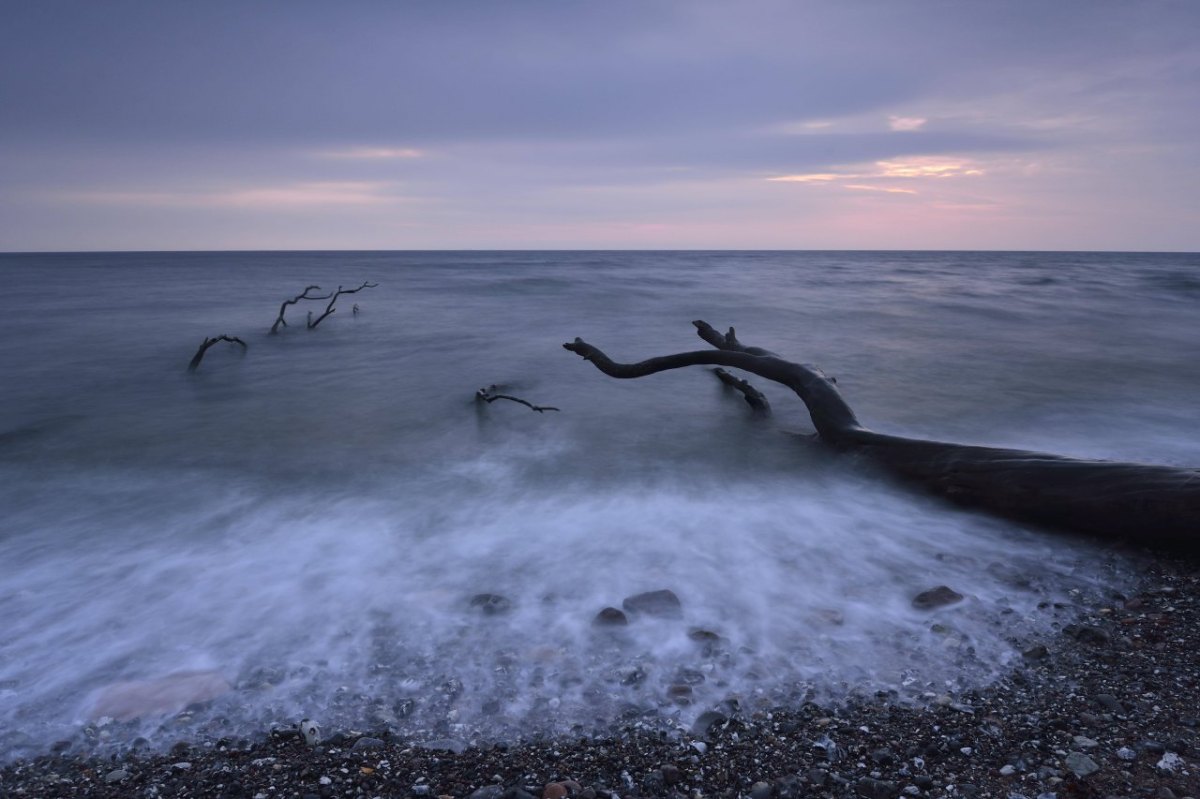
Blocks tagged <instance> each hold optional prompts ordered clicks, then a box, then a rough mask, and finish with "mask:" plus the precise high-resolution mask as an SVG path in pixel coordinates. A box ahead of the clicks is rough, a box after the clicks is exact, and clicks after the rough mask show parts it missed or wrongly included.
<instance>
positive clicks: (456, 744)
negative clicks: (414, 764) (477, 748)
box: [417, 738, 467, 755]
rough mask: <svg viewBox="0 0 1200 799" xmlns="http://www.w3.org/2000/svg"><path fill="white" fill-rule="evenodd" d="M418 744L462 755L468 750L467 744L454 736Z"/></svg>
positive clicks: (437, 750)
mask: <svg viewBox="0 0 1200 799" xmlns="http://www.w3.org/2000/svg"><path fill="white" fill-rule="evenodd" d="M417 746H418V747H420V748H421V749H432V750H434V751H435V752H453V753H454V754H456V755H461V754H462V753H463V752H465V751H467V745H466V744H465V743H463V742H462V741H459V740H456V739H454V738H436V739H434V740H432V741H425V742H423V743H419V744H417Z"/></svg>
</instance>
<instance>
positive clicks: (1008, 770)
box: [1000, 764, 1017, 777]
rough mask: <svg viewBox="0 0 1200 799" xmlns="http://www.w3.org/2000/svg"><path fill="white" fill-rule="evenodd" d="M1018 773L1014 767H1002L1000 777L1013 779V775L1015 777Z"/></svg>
mask: <svg viewBox="0 0 1200 799" xmlns="http://www.w3.org/2000/svg"><path fill="white" fill-rule="evenodd" d="M1016 773H1017V768H1016V766H1013V765H1011V764H1009V765H1005V766H1001V767H1000V776H1002V777H1011V776H1012V775H1014V774H1016Z"/></svg>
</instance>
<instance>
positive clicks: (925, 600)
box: [912, 585, 963, 610]
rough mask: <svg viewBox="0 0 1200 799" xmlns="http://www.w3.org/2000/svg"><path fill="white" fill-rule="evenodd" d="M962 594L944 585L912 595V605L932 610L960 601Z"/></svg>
mask: <svg viewBox="0 0 1200 799" xmlns="http://www.w3.org/2000/svg"><path fill="white" fill-rule="evenodd" d="M962 600H963V595H962V594H960V593H958V592H957V591H955V590H954V589H953V588H950V587H949V586H946V585H939V586H937V587H936V588H930V589H929V590H928V591H922V592H921V593H919V594H917V595H916V596H915V597H913V600H912V606H913V607H914V608H916V609H917V610H933V609H935V608H942V607H946V606H947V605H954V604H957V603H959V602H962Z"/></svg>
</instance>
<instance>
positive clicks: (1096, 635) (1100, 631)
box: [1066, 624, 1112, 646]
mask: <svg viewBox="0 0 1200 799" xmlns="http://www.w3.org/2000/svg"><path fill="white" fill-rule="evenodd" d="M1066 633H1067V635H1070V636H1071V637H1072V638H1074V639H1075V640H1076V641H1079V642H1080V643H1084V644H1088V645H1089V646H1108V645H1109V644H1110V643H1112V633H1110V632H1109V631H1108V630H1105V629H1104V628H1103V627H1094V626H1092V625H1090V624H1080V625H1071V626H1070V627H1067V629H1066Z"/></svg>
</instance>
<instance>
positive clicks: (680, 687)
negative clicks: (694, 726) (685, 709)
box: [667, 683, 692, 705]
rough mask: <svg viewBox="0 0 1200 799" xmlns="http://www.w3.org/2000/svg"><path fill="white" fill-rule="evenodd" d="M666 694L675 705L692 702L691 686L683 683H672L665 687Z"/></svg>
mask: <svg viewBox="0 0 1200 799" xmlns="http://www.w3.org/2000/svg"><path fill="white" fill-rule="evenodd" d="M667 696H669V697H671V701H672V702H674V703H675V704H677V705H688V704H691V702H692V686H690V685H687V684H685V683H672V684H671V685H670V686H669V687H668V688H667Z"/></svg>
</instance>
